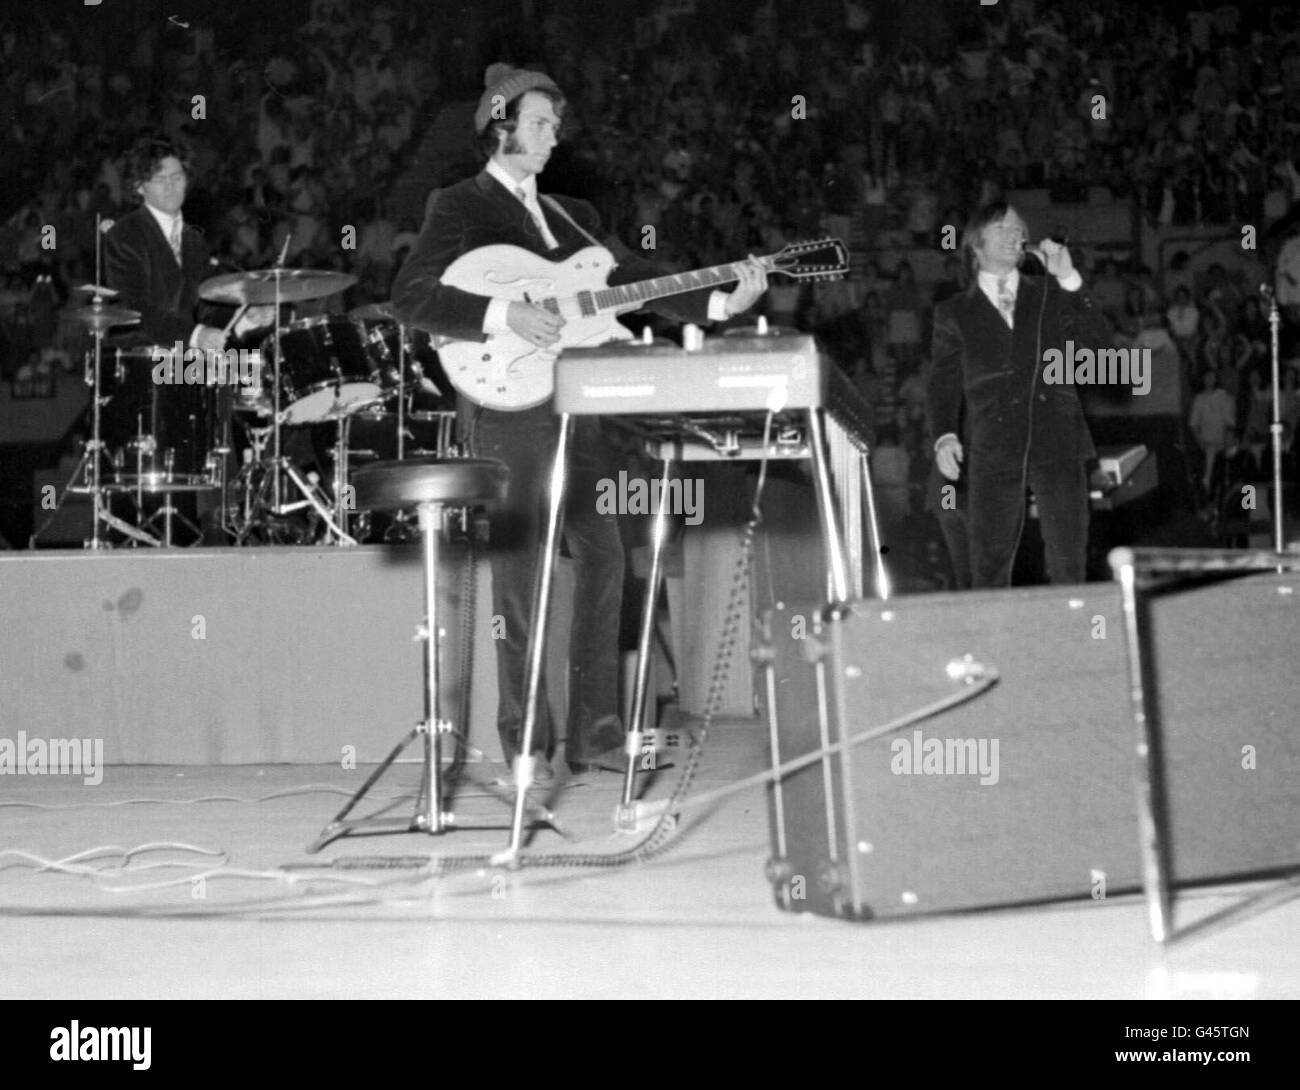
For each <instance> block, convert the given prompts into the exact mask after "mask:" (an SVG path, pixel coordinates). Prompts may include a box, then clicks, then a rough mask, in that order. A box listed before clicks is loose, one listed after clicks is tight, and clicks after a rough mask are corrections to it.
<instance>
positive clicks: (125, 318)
mask: <svg viewBox="0 0 1300 1090" xmlns="http://www.w3.org/2000/svg"><path fill="white" fill-rule="evenodd" d="M72 316H73V317H74V318H75V319H76V320H77V321H79V322H80V323H81V324H82V325H84V326H85V327H86V328H87V329H93V330H97V331H102V330H105V329H111V328H112V327H113V326H115V325H134V324H135V323H136V322H138V321H139V320H140V312H139V311H138V310H129V309H128V308H126V307H96V306H91V307H78V308H77V309H76V310H74V311H73V312H72Z"/></svg>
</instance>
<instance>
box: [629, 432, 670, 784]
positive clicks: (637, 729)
mask: <svg viewBox="0 0 1300 1090" xmlns="http://www.w3.org/2000/svg"><path fill="white" fill-rule="evenodd" d="M672 468H673V464H672V462H671V461H670V460H669V459H667V458H665V459H664V468H663V474H662V475H661V476H660V478H659V509H658V510H657V511H656V512H655V521H654V532H653V543H652V545H651V551H650V577H649V578H648V579H647V580H646V588H645V604H644V605H643V606H642V607H641V634H640V637H639V638H638V639H637V645H636V685H635V686H634V687H633V689H632V715H631V718H630V719H629V720H628V723H627V745H626V747H625V748H626V750H627V769H626V770H625V772H624V774H623V806H624V807H628V806H631V805H632V795H633V792H634V790H635V788H636V762H637V757H639V756H640V754H641V740H642V738H644V737H645V735H644V733H643V731H642V727H643V726H644V725H645V715H646V704H647V702H648V696H647V694H648V690H649V688H650V659H651V648H652V646H653V644H654V631H655V613H656V607H657V606H658V603H659V586H660V584H661V583H662V582H663V574H664V549H665V548H666V547H667V544H668V482H669V480H670V479H671V477H672Z"/></svg>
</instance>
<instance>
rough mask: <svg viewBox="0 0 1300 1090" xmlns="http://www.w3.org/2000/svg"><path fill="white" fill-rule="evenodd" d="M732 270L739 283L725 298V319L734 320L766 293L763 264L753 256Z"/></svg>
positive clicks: (765, 277)
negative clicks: (738, 278) (738, 277)
mask: <svg viewBox="0 0 1300 1090" xmlns="http://www.w3.org/2000/svg"><path fill="white" fill-rule="evenodd" d="M733 268H735V270H736V271H737V272H738V273H739V274H740V283H738V284H737V285H736V290H735V291H733V292H732V293H731V294H730V295H729V296H727V317H729V318H734V317H735V316H736V315H737V314H743V313H744V312H745V311H747V310H748V309H749V308H750V307H752V306H753V305H754V304H755V303H756V302H757V301H758V297H759V296H760V295H762V294H763V292H765V291H767V270H766V269H765V268H763V263H762V262H761V261H759V260H758V258H756V257H755V256H754V255H753V254H750V255H749V260H748V261H745V262H744V263H740V262H737V263H736V264H735V265H734V266H733Z"/></svg>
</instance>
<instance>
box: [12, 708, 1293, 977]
mask: <svg viewBox="0 0 1300 1090" xmlns="http://www.w3.org/2000/svg"><path fill="white" fill-rule="evenodd" d="M766 749H767V747H766V732H765V731H764V730H763V729H762V728H760V727H758V726H757V724H755V723H726V724H719V725H717V726H715V728H714V730H713V732H712V733H711V735H710V740H709V746H708V749H707V751H706V754H705V759H704V762H703V765H702V768H701V774H700V776H699V777H698V780H697V783H698V785H699V789H701V790H707V789H710V788H713V787H717V786H720V785H723V784H726V783H728V782H731V781H735V780H738V779H740V778H741V777H743V776H745V775H748V774H750V773H753V772H757V771H759V770H761V769H762V768H763V767H764V764H765V762H766V760H767V752H766ZM668 753H669V757H670V759H671V760H673V761H675V763H676V764H677V768H674V769H671V770H665V771H661V773H660V774H659V777H658V780H657V782H656V783H655V784H653V785H652V787H651V790H650V792H649V795H648V797H650V798H656V797H658V798H662V797H666V795H667V793H668V792H669V790H670V789H671V786H672V783H673V782H674V778H675V777H676V775H677V773H678V771H679V770H680V767H681V765H682V763H683V761H684V758H685V751H684V750H678V751H668ZM467 770H468V774H469V776H470V777H472V778H474V779H477V780H479V781H484V780H490V779H491V778H492V777H493V776H495V775H499V774H500V773H501V771H502V769H501V767H500V766H498V765H493V764H491V763H484V764H474V765H469V766H467ZM368 771H369V768H368V767H366V766H363V767H362V768H360V769H356V770H350V771H349V770H343V769H341V768H339V767H338V766H337V765H335V766H319V765H318V766H290V765H266V766H225V767H204V766H199V767H194V766H189V767H184V768H181V767H170V766H167V767H164V766H152V767H142V766H110V767H108V768H107V769H106V770H105V771H104V777H103V782H102V783H101V784H100V785H99V786H97V787H94V788H91V787H87V786H83V785H82V784H81V781H80V779H77V778H73V777H66V776H64V777H44V776H42V777H36V776H7V777H5V783H4V787H5V793H4V798H3V800H2V801H0V814H2V816H3V819H4V829H5V833H4V836H3V837H2V838H0V853H2V854H0V949H2V950H4V951H5V955H4V961H5V968H4V972H3V973H0V998H6V999H46V998H73V997H76V998H91V999H93V998H101V999H121V998H177V999H179V998H203V997H224V998H236V997H237V998H319V999H326V998H341V997H368V998H382V997H438V998H469V997H527V998H561V997H588V998H626V997H633V996H635V997H645V998H664V999H682V998H722V997H754V998H760V997H799V998H832V997H874V998H937V997H967V998H977V997H1008V998H1022V999H1023V998H1060V997H1080V998H1139V999H1140V998H1163V997H1188V998H1205V997H1214V996H1221V997H1225V998H1282V997H1293V998H1294V997H1296V996H1300V947H1297V945H1296V943H1295V942H1294V936H1295V935H1296V934H1297V932H1300V900H1298V899H1297V898H1296V896H1295V893H1296V890H1297V888H1300V887H1298V885H1297V883H1296V881H1295V880H1292V882H1291V883H1290V884H1289V885H1288V884H1286V883H1282V882H1272V883H1262V882H1261V883H1238V884H1234V885H1231V886H1217V887H1214V888H1209V889H1198V890H1195V891H1192V892H1190V893H1186V894H1184V895H1183V896H1182V897H1181V898H1180V900H1179V902H1178V908H1177V912H1176V917H1175V918H1176V921H1177V925H1178V927H1179V928H1180V929H1182V928H1187V927H1189V926H1190V925H1193V924H1195V923H1196V922H1197V921H1206V920H1209V919H1210V918H1211V917H1214V916H1215V915H1216V914H1217V913H1220V912H1226V913H1228V916H1227V917H1226V918H1225V919H1223V920H1220V921H1218V922H1217V923H1215V922H1213V921H1212V920H1211V922H1209V923H1206V924H1204V925H1203V926H1201V927H1200V928H1199V930H1197V931H1196V932H1195V933H1192V934H1189V935H1187V936H1186V937H1184V938H1182V939H1180V940H1179V941H1177V942H1175V943H1174V944H1172V945H1171V946H1170V947H1169V948H1167V949H1166V950H1164V951H1161V950H1160V949H1159V948H1158V947H1157V946H1156V945H1155V944H1153V943H1152V942H1151V940H1150V938H1149V936H1148V932H1147V922H1146V913H1145V909H1144V906H1143V904H1142V902H1141V901H1140V900H1139V899H1138V898H1136V897H1132V896H1129V897H1119V898H1111V899H1109V900H1107V901H1106V902H1105V903H1104V904H1096V903H1093V902H1091V901H1088V902H1070V903H1068V904H1058V905H1052V906H1048V907H1042V906H1039V907H1032V908H1018V909H1004V910H997V911H981V912H975V913H967V914H963V915H950V916H945V917H934V918H928V919H910V920H895V921H891V922H887V923H875V924H865V923H843V922H839V921H833V920H828V919H823V918H818V917H812V916H797V915H791V914H788V913H784V912H781V911H779V910H778V909H777V908H776V907H775V906H774V904H773V901H772V897H771V892H770V887H769V886H768V884H767V882H766V880H765V879H764V876H763V864H764V861H765V860H766V858H767V854H768V847H767V827H768V826H767V805H766V799H765V795H764V791H763V789H762V788H760V787H753V788H749V789H747V790H745V791H743V792H741V793H738V794H735V795H732V796H731V797H730V798H728V799H727V800H726V801H724V802H722V803H721V804H719V805H718V806H716V807H715V808H713V809H711V810H707V811H701V812H696V811H693V810H688V811H687V812H686V813H687V817H686V819H685V820H684V821H683V830H682V834H681V835H680V837H679V838H678V840H677V842H676V843H675V845H674V847H673V848H672V849H671V850H670V851H669V852H668V853H667V854H666V855H664V856H662V857H660V858H658V859H657V860H655V861H653V862H652V863H649V864H646V865H641V866H635V865H634V866H631V867H624V868H619V869H615V870H609V869H582V870H575V869H543V868H537V869H534V868H529V867H525V868H524V869H521V870H519V871H516V872H513V873H509V874H506V873H502V872H498V871H491V870H479V871H468V872H464V873H455V874H451V875H447V876H443V877H431V876H430V875H428V874H427V873H422V872H420V871H416V870H409V869H388V870H377V869H368V870H358V869H347V870H340V869H317V870H299V869H287V868H297V867H302V866H306V865H309V864H313V863H316V864H319V863H322V862H327V861H329V860H339V859H345V858H353V859H356V858H359V857H369V858H372V859H373V858H375V857H393V858H398V857H405V858H408V859H409V858H410V857H413V856H429V855H467V854H478V853H483V852H489V853H490V852H493V851H496V850H499V849H500V848H502V847H504V846H505V843H506V839H507V833H506V832H505V831H504V830H500V831H479V830H463V831H459V832H456V833H452V834H450V835H447V836H443V837H438V838H433V837H428V836H424V835H420V834H404V835H402V834H398V835H383V836H374V837H367V838H364V839H362V838H351V839H346V840H342V841H338V842H336V843H334V844H333V845H331V846H329V847H327V848H326V849H325V850H324V851H323V852H322V853H321V854H320V855H317V856H309V855H307V854H306V853H305V851H304V848H305V846H306V845H307V844H308V843H309V842H310V841H311V840H312V839H313V838H314V837H315V836H316V835H317V834H318V833H319V832H320V830H321V829H322V827H323V826H324V825H325V824H326V823H327V822H328V821H329V819H330V818H331V817H332V816H333V815H334V813H335V812H336V811H337V810H338V809H339V807H340V806H341V805H342V804H343V802H344V801H345V799H346V798H347V797H348V795H350V794H351V792H352V791H354V790H355V789H356V788H357V787H358V786H359V785H360V783H361V782H362V779H363V777H364V776H365V775H366V774H367V773H368ZM418 777H419V767H418V765H417V764H414V763H406V764H402V765H399V766H398V767H397V768H396V769H395V770H393V771H392V772H390V774H389V775H388V776H387V777H386V778H385V779H383V780H381V781H380V783H379V784H378V785H377V786H376V788H375V796H374V797H375V799H376V800H377V801H384V800H387V801H390V802H391V801H394V800H395V799H398V798H400V797H406V798H408V799H409V797H410V792H412V791H414V789H415V786H416V783H417V782H418ZM620 783H621V781H620V779H619V778H618V777H616V776H614V775H610V774H597V775H595V776H591V775H588V776H584V777H579V778H576V779H573V780H570V781H569V783H568V785H567V786H566V788H565V789H564V790H563V791H562V792H561V793H560V794H559V796H558V798H557V800H556V802H555V804H554V812H555V814H556V817H557V819H558V820H559V822H560V823H561V824H562V825H563V826H564V827H565V829H566V831H567V832H568V833H569V835H570V837H571V838H573V839H570V840H568V841H565V840H562V839H561V838H560V837H559V836H557V835H556V834H555V833H553V832H540V833H538V834H537V835H536V836H535V837H534V838H533V841H532V844H531V846H530V849H529V850H530V852H538V851H569V852H572V851H581V852H615V851H619V850H621V849H623V848H626V847H627V846H628V845H629V844H630V843H633V842H634V841H633V839H632V838H630V837H626V836H620V835H618V834H615V833H614V832H613V825H612V813H613V808H614V806H615V804H616V803H617V801H618V794H619V788H620ZM365 809H366V808H365V804H363V812H364V811H365ZM456 809H457V813H458V817H459V818H460V819H461V820H462V821H464V822H473V821H475V820H483V821H490V822H495V821H501V822H502V823H504V822H505V821H506V820H507V819H508V810H507V808H506V806H504V805H503V804H501V803H500V802H499V801H498V800H497V799H496V798H494V797H493V796H492V795H491V793H490V792H488V791H487V790H484V789H482V788H481V787H474V786H468V787H466V788H465V789H464V790H463V794H462V797H461V799H460V800H459V801H458V803H457V805H456ZM397 812H399V813H401V814H403V815H404V814H406V813H409V805H408V804H407V803H402V805H401V808H400V810H398V811H397ZM164 842H165V843H171V844H184V845H188V846H190V847H189V848H187V849H184V850H183V849H181V848H179V847H173V848H169V849H167V850H160V851H150V852H147V853H144V854H141V855H138V856H135V857H134V858H133V861H132V868H133V869H131V870H130V871H127V872H123V871H120V870H119V871H110V870H101V872H100V873H98V874H94V875H80V874H68V873H54V872H51V871H48V870H46V871H43V872H38V871H37V869H36V868H37V866H38V864H35V863H33V862H32V861H31V860H29V859H24V858H23V857H21V856H19V855H17V854H15V852H17V851H26V852H30V853H32V854H33V855H35V856H39V857H41V858H43V859H47V860H65V861H68V860H70V857H73V856H76V855H78V854H79V853H86V852H92V851H93V850H94V849H96V848H102V847H103V846H105V845H116V846H118V847H119V848H121V849H128V848H132V847H136V846H141V845H148V844H159V843H164ZM195 849H202V850H204V851H207V852H211V853H217V854H214V855H199V854H198V853H197V851H196V850H195ZM1135 851H1136V846H1135ZM120 863H121V861H120V859H118V860H113V859H111V858H110V857H109V856H107V855H100V856H98V857H96V858H95V859H93V860H92V859H90V858H89V857H86V858H83V859H82V860H80V864H79V865H94V866H96V867H99V868H108V867H110V866H119V865H120ZM164 863H169V864H177V865H175V866H165V867H164V866H159V864H164ZM182 864H183V866H182ZM69 865H70V866H71V865H78V864H73V863H71V862H70V863H69ZM281 868H286V869H281ZM204 872H207V876H206V877H205V878H204V879H203V880H202V882H201V883H200V882H198V881H196V879H197V878H198V876H199V875H200V874H202V873H204ZM290 875H292V876H293V879H294V880H293V881H292V882H291V881H290V880H289V876H290ZM362 883H365V884H362ZM144 886H160V888H151V889H145V888H142V887H144Z"/></svg>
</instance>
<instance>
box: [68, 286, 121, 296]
mask: <svg viewBox="0 0 1300 1090" xmlns="http://www.w3.org/2000/svg"><path fill="white" fill-rule="evenodd" d="M77 291H84V292H88V293H89V294H91V295H102V296H104V297H105V298H108V299H111V298H112V297H113V296H114V295H116V294H117V289H116V288H110V287H107V286H105V285H104V284H80V285H78V287H77Z"/></svg>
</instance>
